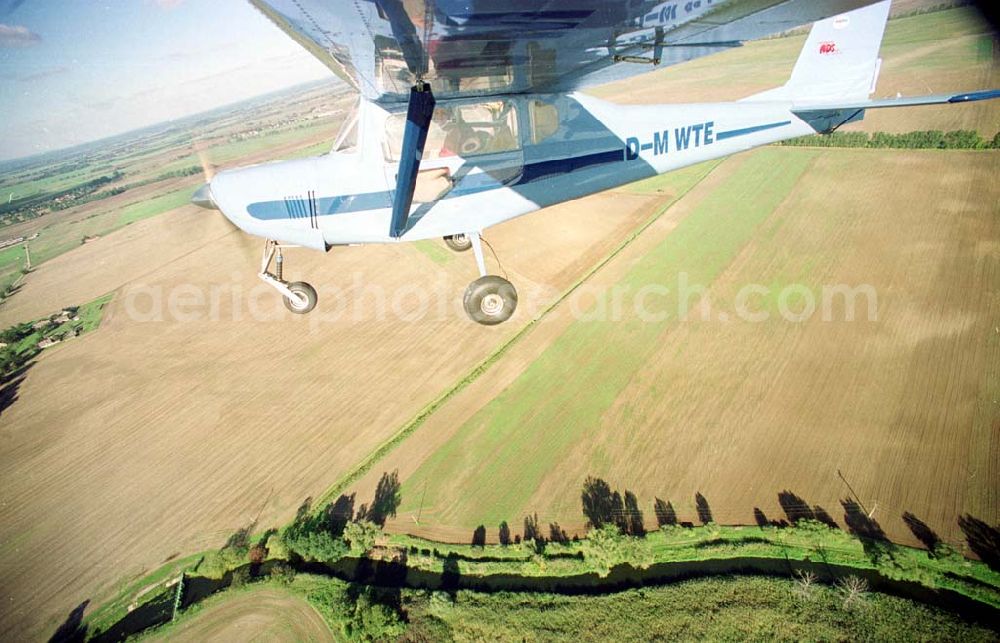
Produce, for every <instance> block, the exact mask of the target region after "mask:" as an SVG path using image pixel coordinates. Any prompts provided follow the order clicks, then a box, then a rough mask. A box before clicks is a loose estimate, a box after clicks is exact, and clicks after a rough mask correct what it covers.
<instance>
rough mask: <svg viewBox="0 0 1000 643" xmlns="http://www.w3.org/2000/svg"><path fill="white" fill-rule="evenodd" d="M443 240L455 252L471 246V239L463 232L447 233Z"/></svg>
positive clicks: (463, 250)
mask: <svg viewBox="0 0 1000 643" xmlns="http://www.w3.org/2000/svg"><path fill="white" fill-rule="evenodd" d="M444 242H445V244H447V246H448V247H449V248H451V249H452V250H454V251H455V252H465V251H466V250H468V249H469V248H471V247H472V239H470V238H469V236H468V235H465V234H449V235H448V236H447V237H445V238H444Z"/></svg>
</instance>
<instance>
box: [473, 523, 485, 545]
mask: <svg viewBox="0 0 1000 643" xmlns="http://www.w3.org/2000/svg"><path fill="white" fill-rule="evenodd" d="M472 546H473V547H485V546H486V526H485V525H479V526H478V527H476V529H475V531H473V532H472Z"/></svg>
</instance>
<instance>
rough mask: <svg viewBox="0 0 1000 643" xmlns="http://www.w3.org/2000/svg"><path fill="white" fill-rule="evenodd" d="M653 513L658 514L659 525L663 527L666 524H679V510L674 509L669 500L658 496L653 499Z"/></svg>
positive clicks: (657, 523)
mask: <svg viewBox="0 0 1000 643" xmlns="http://www.w3.org/2000/svg"><path fill="white" fill-rule="evenodd" d="M653 513H654V514H656V526H657V527H663V526H664V525H670V526H673V525H676V524H677V512H676V511H675V510H674V506H673V505H672V504H670V503H669V502H665V501H663V500H661V499H660V498H656V499H655V500H654V501H653Z"/></svg>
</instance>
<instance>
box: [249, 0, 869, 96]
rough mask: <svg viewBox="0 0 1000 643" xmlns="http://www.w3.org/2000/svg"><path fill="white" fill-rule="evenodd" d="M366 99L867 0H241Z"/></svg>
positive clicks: (702, 43)
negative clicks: (421, 82)
mask: <svg viewBox="0 0 1000 643" xmlns="http://www.w3.org/2000/svg"><path fill="white" fill-rule="evenodd" d="M249 1H250V2H251V3H252V4H253V5H254V6H256V7H257V8H258V9H259V10H260V11H261V12H262V13H264V15H266V16H267V17H268V18H269V19H270V20H271V21H272V22H274V24H276V25H277V26H278V27H279V28H281V29H282V30H283V31H284V32H285V33H287V34H288V35H289V36H291V37H292V38H293V39H294V40H295V41H296V42H298V43H299V44H300V45H302V46H303V47H305V48H306V49H307V50H308V51H309V52H310V53H312V54H313V55H314V56H316V58H318V59H319V60H320V61H322V62H323V63H324V64H325V65H326V66H328V67H329V68H330V69H331V70H332V71H333V72H334V73H335V74H336V75H337V76H339V77H340V78H341V79H343V80H344V81H346V82H347V83H349V84H350V85H352V86H353V87H355V88H356V89H357V90H358V91H360V92H361V94H362V95H363V96H364V97H365V98H367V99H368V100H373V101H378V102H383V103H394V102H398V103H403V102H406V101H407V100H408V98H409V90H410V88H411V87H412V86H413V85H414V84H415V83H416V81H417V80H418V79H422V80H424V81H426V82H428V83H429V84H430V87H431V89H432V91H433V93H434V96H435V97H436V98H437V99H438V100H441V99H447V98H458V97H463V96H484V95H493V94H513V93H523V92H537V93H545V92H568V91H573V90H577V89H582V88H584V87H588V86H591V85H595V84H599V83H605V82H609V81H613V80H620V79H623V78H627V77H629V76H634V75H637V74H641V73H644V72H647V71H652V70H654V69H657V68H659V67H661V66H666V65H673V64H677V63H680V62H684V61H687V60H692V59H694V58H699V57H701V56H706V55H710V54H713V53H716V52H719V51H723V50H725V49H729V48H732V47H737V46H739V45H740V44H741V43H742V42H743V41H746V40H753V39H756V38H761V37H763V36H767V35H770V34H774V33H780V32H783V31H787V30H789V29H792V28H795V27H797V26H799V25H803V24H806V23H809V22H813V21H816V20H820V19H822V18H826V17H829V16H832V15H836V14H840V13H843V12H846V11H850V10H852V9H856V8H858V7H861V6H865V5H869V4H873V3H874V1H875V0H671V1H669V2H662V1H656V0H249Z"/></svg>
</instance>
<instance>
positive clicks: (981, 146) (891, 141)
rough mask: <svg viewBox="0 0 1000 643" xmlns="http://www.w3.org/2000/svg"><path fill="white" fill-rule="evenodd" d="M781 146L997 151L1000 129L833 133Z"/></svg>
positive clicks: (804, 137) (790, 140) (804, 138)
mask: <svg viewBox="0 0 1000 643" xmlns="http://www.w3.org/2000/svg"><path fill="white" fill-rule="evenodd" d="M778 145H787V146H792V147H865V148H882V149H903V150H926V149H935V150H996V149H1000V132H997V134H996V135H995V136H994V137H993V139H992V140H987V139H984V138H983V137H982V136H980V135H979V132H976V131H975V130H953V131H950V132H942V131H941V130H926V131H918V132H903V133H902V134H891V133H889V132H875V133H873V134H868V133H867V132H834V133H832V134H825V135H819V134H814V135H812V136H801V137H799V138H792V139H789V140H787V141H782V142H780V143H778Z"/></svg>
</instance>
